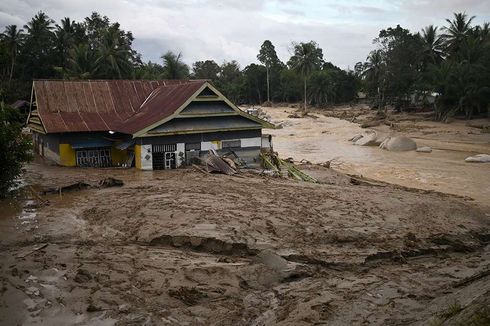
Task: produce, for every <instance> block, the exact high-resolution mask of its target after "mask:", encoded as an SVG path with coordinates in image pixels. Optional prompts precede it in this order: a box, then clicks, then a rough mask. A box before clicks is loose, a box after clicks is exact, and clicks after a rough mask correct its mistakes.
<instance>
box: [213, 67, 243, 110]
mask: <svg viewBox="0 0 490 326" xmlns="http://www.w3.org/2000/svg"><path fill="white" fill-rule="evenodd" d="M220 69H221V73H220V75H219V78H218V80H217V82H216V84H217V86H218V88H219V89H220V90H221V91H222V92H223V94H224V95H225V96H227V97H228V98H230V99H231V100H232V101H233V102H236V103H242V102H243V93H244V92H243V88H244V87H243V84H244V82H243V74H242V71H241V70H240V65H239V64H238V62H236V61H235V60H233V61H230V62H224V63H223V64H222V65H221V67H220Z"/></svg>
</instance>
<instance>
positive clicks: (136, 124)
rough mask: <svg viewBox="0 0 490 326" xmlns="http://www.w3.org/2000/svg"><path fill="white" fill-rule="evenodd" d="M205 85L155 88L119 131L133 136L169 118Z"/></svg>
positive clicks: (188, 84) (178, 85) (192, 84)
mask: <svg viewBox="0 0 490 326" xmlns="http://www.w3.org/2000/svg"><path fill="white" fill-rule="evenodd" d="M204 83H205V81H201V82H192V83H185V84H177V85H168V86H164V87H158V88H156V89H155V90H154V91H153V92H152V93H151V94H150V95H149V96H148V98H147V100H146V101H145V102H144V103H143V104H142V105H141V107H140V109H139V110H138V112H136V113H135V114H134V115H133V116H131V117H130V118H129V119H127V120H126V121H124V124H123V125H121V126H120V128H119V131H120V132H124V133H127V134H134V133H136V132H138V131H140V130H142V129H144V128H146V127H148V126H151V125H152V124H154V123H156V122H158V121H161V120H162V119H165V118H167V117H169V116H171V115H172V114H173V113H174V112H175V111H176V110H177V109H178V108H180V107H181V106H182V105H183V104H184V103H185V102H186V101H187V100H188V99H189V98H190V97H191V96H192V95H193V94H194V93H195V92H197V90H199V88H200V87H201V86H202V85H203V84H204Z"/></svg>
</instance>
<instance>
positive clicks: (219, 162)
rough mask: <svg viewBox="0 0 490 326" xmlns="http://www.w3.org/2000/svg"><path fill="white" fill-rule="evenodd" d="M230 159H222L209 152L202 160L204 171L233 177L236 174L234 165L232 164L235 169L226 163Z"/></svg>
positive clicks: (213, 152)
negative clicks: (204, 166)
mask: <svg viewBox="0 0 490 326" xmlns="http://www.w3.org/2000/svg"><path fill="white" fill-rule="evenodd" d="M229 161H231V159H227V160H226V161H225V159H223V158H222V157H220V156H219V155H218V154H216V152H215V151H212V150H210V151H209V153H208V155H207V156H206V158H205V159H204V163H205V164H206V170H207V171H208V172H219V173H223V174H227V175H233V174H235V173H237V168H236V165H235V164H234V163H233V165H234V166H235V168H233V167H232V166H231V165H230V164H229V163H228V162H229Z"/></svg>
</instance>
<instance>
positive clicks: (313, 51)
mask: <svg viewBox="0 0 490 326" xmlns="http://www.w3.org/2000/svg"><path fill="white" fill-rule="evenodd" d="M322 63H323V52H322V49H320V48H319V47H318V44H317V43H316V42H314V41H310V42H308V43H299V44H295V45H294V55H293V56H292V57H291V59H290V60H289V63H288V64H289V65H290V67H291V68H292V69H294V70H296V71H297V72H299V73H300V74H301V76H302V77H303V88H304V110H305V112H306V105H307V93H306V81H307V79H308V76H309V75H310V74H311V73H312V72H313V71H314V70H317V69H319V68H320V66H321V65H322Z"/></svg>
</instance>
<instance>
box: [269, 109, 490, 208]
mask: <svg viewBox="0 0 490 326" xmlns="http://www.w3.org/2000/svg"><path fill="white" fill-rule="evenodd" d="M262 109H263V110H264V111H265V112H266V113H267V114H268V115H269V116H270V117H271V122H272V123H274V124H277V125H280V126H282V127H283V128H281V129H277V130H264V132H266V133H270V134H272V135H273V136H274V137H273V144H274V150H276V151H277V152H278V153H279V155H280V156H281V157H284V158H287V157H292V158H294V159H295V160H296V161H298V162H299V161H301V160H302V159H306V160H308V161H310V162H313V163H322V162H325V161H330V160H333V161H332V167H334V168H335V169H337V170H339V171H342V172H345V173H349V174H357V175H363V176H364V177H367V178H371V179H375V180H381V181H385V182H389V183H394V184H399V185H402V186H406V187H413V188H419V189H428V190H436V191H440V192H444V193H452V194H456V195H461V196H468V197H471V198H473V199H475V200H477V201H479V202H480V203H486V204H488V203H489V202H490V201H489V198H490V164H471V163H467V162H465V159H466V158H467V157H469V156H473V155H476V154H490V133H488V132H484V130H483V129H481V128H477V127H474V126H475V125H480V126H482V125H484V126H490V119H480V120H472V121H470V122H468V121H465V120H454V121H452V122H451V123H442V122H435V121H433V118H432V117H431V116H430V113H426V112H420V113H395V112H393V111H392V110H390V111H388V113H387V116H386V118H384V119H379V118H378V117H377V116H376V110H374V111H373V110H370V109H369V108H368V107H367V106H363V105H358V106H355V107H349V106H340V107H335V108H330V109H316V110H314V109H311V110H310V113H309V114H308V116H307V117H305V118H293V117H292V116H294V115H295V114H296V115H297V112H296V110H297V109H294V108H287V107H273V108H262ZM365 124H367V125H370V127H369V128H361V126H362V125H365ZM367 130H375V131H376V132H378V133H382V134H386V135H390V136H407V137H410V138H412V139H413V140H415V141H416V143H417V145H418V147H423V146H430V147H431V148H432V153H417V152H415V151H410V152H389V151H385V150H380V149H379V148H378V147H377V146H375V147H373V146H353V145H352V142H349V141H348V139H350V138H352V137H353V136H355V135H356V134H361V133H364V132H366V131H367Z"/></svg>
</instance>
